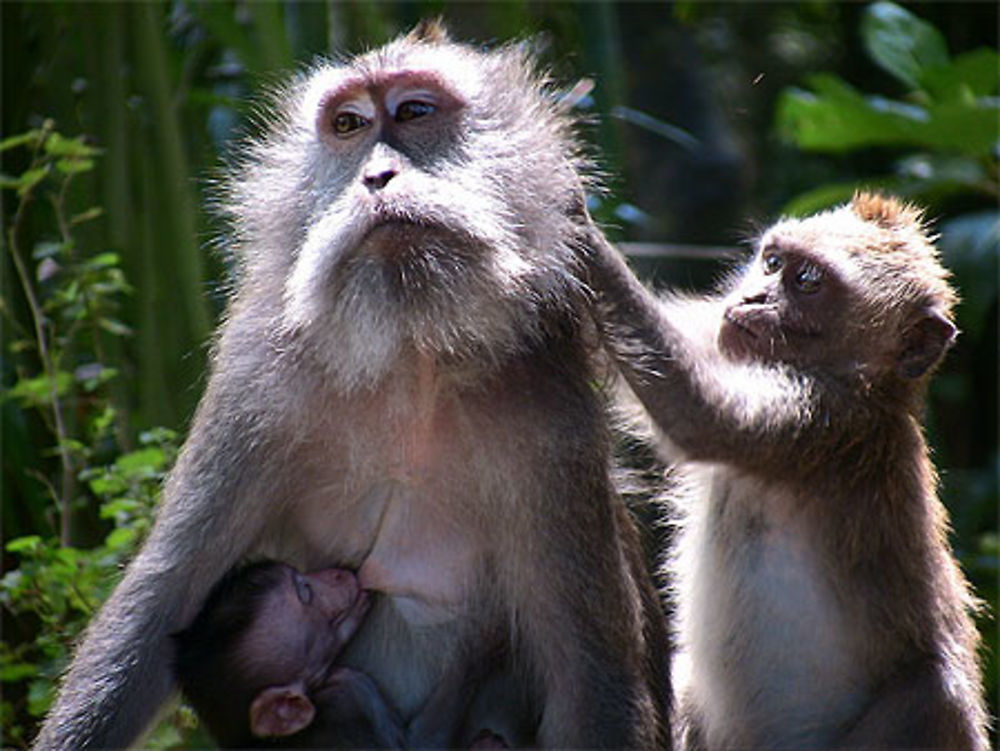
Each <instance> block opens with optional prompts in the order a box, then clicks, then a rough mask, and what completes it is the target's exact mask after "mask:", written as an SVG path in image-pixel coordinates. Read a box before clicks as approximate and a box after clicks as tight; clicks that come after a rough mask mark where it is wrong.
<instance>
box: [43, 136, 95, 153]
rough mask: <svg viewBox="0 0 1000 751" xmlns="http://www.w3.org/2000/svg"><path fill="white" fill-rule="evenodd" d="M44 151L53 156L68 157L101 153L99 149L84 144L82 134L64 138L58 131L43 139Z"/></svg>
mask: <svg viewBox="0 0 1000 751" xmlns="http://www.w3.org/2000/svg"><path fill="white" fill-rule="evenodd" d="M45 151H46V152H47V153H48V154H50V155H51V156H54V157H70V158H75V159H88V158H90V157H94V156H97V155H98V154H100V153H101V150H100V149H96V148H94V147H93V146H88V145H87V144H85V143H84V142H83V136H77V137H76V138H66V137H65V136H63V135H60V134H59V133H53V134H52V135H51V136H49V138H48V140H46V141H45Z"/></svg>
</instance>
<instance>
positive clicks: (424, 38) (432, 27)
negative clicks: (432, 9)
mask: <svg viewBox="0 0 1000 751" xmlns="http://www.w3.org/2000/svg"><path fill="white" fill-rule="evenodd" d="M406 41H407V42H411V43H413V44H419V43H423V44H445V43H447V42H450V41H451V37H450V36H448V29H446V28H445V25H444V20H443V19H442V18H441V16H432V17H431V18H423V19H421V20H420V21H418V22H417V25H416V26H414V27H413V28H412V29H411V30H410V33H408V34H407V35H406Z"/></svg>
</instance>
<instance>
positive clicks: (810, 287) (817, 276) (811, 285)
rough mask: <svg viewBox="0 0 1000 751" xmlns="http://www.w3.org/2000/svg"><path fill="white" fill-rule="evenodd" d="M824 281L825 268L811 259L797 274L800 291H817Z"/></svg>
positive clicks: (809, 292)
mask: <svg viewBox="0 0 1000 751" xmlns="http://www.w3.org/2000/svg"><path fill="white" fill-rule="evenodd" d="M822 283H823V269H822V268H821V267H819V266H817V265H816V264H815V263H811V262H810V261H806V262H805V263H803V264H802V266H801V267H800V268H799V270H798V271H797V272H796V274H795V286H796V287H797V288H798V290H799V291H800V292H805V293H807V294H811V293H813V292H816V291H817V290H818V289H819V288H820V285H821V284H822Z"/></svg>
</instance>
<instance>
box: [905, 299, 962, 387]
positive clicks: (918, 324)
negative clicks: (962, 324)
mask: <svg viewBox="0 0 1000 751" xmlns="http://www.w3.org/2000/svg"><path fill="white" fill-rule="evenodd" d="M957 334H958V329H956V328H955V324H953V323H952V322H951V321H949V320H948V319H947V318H945V316H944V314H942V313H941V312H940V311H938V310H933V309H930V310H925V311H923V312H922V313H921V315H920V317H919V318H918V319H917V320H916V321H915V322H913V323H912V324H911V325H910V326H909V327H908V328H907V329H906V330H905V331H904V332H903V344H902V348H901V349H900V355H899V359H898V360H897V362H896V372H897V373H898V374H899V375H900V376H901V377H903V378H910V379H912V378H919V377H920V376H922V375H924V373H926V372H927V371H929V370H930V369H931V368H933V367H934V366H935V365H937V363H938V361H940V360H941V358H942V357H944V353H945V352H947V351H948V347H950V346H951V344H952V342H954V341H955V336H956V335H957Z"/></svg>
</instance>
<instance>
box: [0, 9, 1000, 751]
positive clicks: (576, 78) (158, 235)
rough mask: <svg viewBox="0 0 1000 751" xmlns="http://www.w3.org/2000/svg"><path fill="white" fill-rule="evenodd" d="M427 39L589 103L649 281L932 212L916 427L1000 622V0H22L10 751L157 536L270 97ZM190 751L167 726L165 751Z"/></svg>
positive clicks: (5, 487)
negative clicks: (234, 203) (480, 49)
mask: <svg viewBox="0 0 1000 751" xmlns="http://www.w3.org/2000/svg"><path fill="white" fill-rule="evenodd" d="M428 15H441V16H442V17H443V18H444V19H445V21H446V23H447V24H448V26H449V28H450V29H451V31H452V33H453V35H454V36H455V37H456V38H459V39H462V40H467V41H472V42H474V43H477V44H484V45H491V44H496V43H499V42H503V41H506V40H510V39H526V40H529V43H530V44H531V45H532V46H533V48H534V49H535V50H536V52H537V54H538V55H539V57H540V59H541V60H542V61H543V62H544V64H545V65H546V66H547V67H548V68H549V69H550V70H551V71H552V74H553V77H554V80H555V81H556V84H557V86H559V87H560V88H565V89H569V88H570V87H573V86H577V88H576V91H577V92H578V93H580V96H579V97H578V98H579V101H578V102H577V108H578V110H579V112H580V115H581V119H582V120H583V125H582V126H581V133H582V135H583V136H584V138H585V139H586V141H587V142H588V144H590V147H591V153H592V155H593V156H594V158H595V161H596V162H597V164H598V166H599V168H600V170H601V171H602V172H603V174H604V175H605V183H606V185H607V187H608V191H607V192H606V193H604V194H602V195H600V196H594V197H592V209H593V211H594V213H595V215H596V216H597V217H598V218H599V219H600V220H601V221H602V223H604V225H605V226H606V227H608V231H609V234H611V235H612V236H613V237H615V239H617V240H620V241H622V242H623V243H624V245H623V247H624V248H625V249H626V251H627V252H628V253H630V254H631V255H632V256H633V258H634V263H635V266H636V268H637V270H638V271H639V272H640V273H641V274H642V275H644V276H645V277H647V278H648V279H649V280H650V281H651V282H652V283H654V284H657V285H672V286H680V287H684V288H694V289H702V288H706V287H707V286H708V285H710V284H711V283H712V280H713V279H714V278H716V277H717V276H718V274H719V273H720V271H721V270H722V269H723V268H725V266H726V264H728V263H731V262H732V258H733V257H734V254H735V255H738V254H739V252H740V250H739V249H740V248H741V247H745V245H746V239H747V238H750V237H752V235H753V233H754V231H755V230H756V229H758V228H760V227H762V226H764V225H766V224H767V223H769V222H770V221H772V220H773V219H775V218H776V217H777V216H779V215H781V214H784V213H803V212H808V211H812V210H816V209H819V208H823V207H825V206H828V205H831V204H833V203H837V202H840V201H843V200H845V199H846V198H847V197H849V196H850V194H851V192H852V191H853V190H854V188H855V187H858V186H862V185H864V186H869V187H879V188H883V189H885V190H890V191H893V192H896V193H899V194H901V195H904V196H906V197H908V198H911V199H913V200H915V201H918V202H920V203H922V204H924V205H925V206H927V207H928V209H929V216H931V217H933V218H934V219H935V227H936V230H937V231H938V232H939V233H940V235H941V238H940V247H941V249H942V252H943V253H944V256H945V261H946V263H947V264H948V265H949V267H950V268H951V269H952V270H953V271H954V274H955V283H956V285H957V286H958V287H959V289H960V291H961V294H962V298H963V303H962V306H961V308H960V310H959V325H960V328H961V330H962V335H961V337H960V339H959V341H958V344H957V346H956V347H955V349H954V350H953V351H952V352H951V354H950V355H949V357H948V360H947V362H946V364H945V366H944V368H943V369H942V371H941V372H940V374H939V375H938V376H937V378H936V380H935V382H934V384H933V388H932V393H931V398H930V406H929V413H928V432H929V435H930V438H931V442H932V444H933V446H934V457H935V461H936V463H937V465H938V467H939V469H940V472H941V480H942V495H943V497H944V499H945V501H946V503H947V504H948V507H949V509H950V511H951V514H952V519H953V527H954V534H953V543H954V545H955V548H956V551H957V553H958V555H959V556H960V558H961V560H962V563H963V566H964V567H965V570H966V572H967V574H968V575H969V577H970V579H972V581H973V582H974V584H975V586H976V589H977V592H978V593H979V595H980V596H981V597H982V598H984V599H985V600H986V601H987V602H988V603H989V605H990V608H989V611H992V610H994V609H995V606H996V603H997V574H998V555H1000V545H998V538H997V499H998V496H997V472H998V453H997V422H998V419H997V418H998V411H997V410H998V408H997V390H998V377H997V359H998V358H997V338H998V334H997V286H998V285H997V282H998V253H1000V212H998V197H1000V190H998V177H1000V172H998V141H1000V119H998V113H1000V100H998V95H1000V91H998V84H1000V69H998V57H997V29H998V22H1000V19H998V6H997V4H996V3H992V2H983V3H955V2H953V3H910V4H907V5H906V6H905V8H902V7H899V6H896V5H892V4H890V3H875V4H863V3H834V2H825V1H822V0H814V1H811V2H802V3H785V2H781V3H711V2H674V3H652V2H644V3H611V2H582V3H570V2H560V3H556V2H504V3H446V2H356V3H348V2H335V1H334V0H329V1H327V2H294V1H292V0H287V1H286V2H222V1H218V2H215V1H213V2H163V3H145V2H135V3H110V2H101V3H84V2H48V3H21V2H10V1H7V2H3V3H2V4H0V20H2V34H3V50H2V55H3V69H2V75H3V85H2V95H3V107H2V137H3V143H2V147H0V158H2V170H0V171H2V185H3V188H4V190H3V226H4V233H3V242H4V255H3V277H2V311H0V312H2V314H3V319H2V320H3V356H2V357H3V359H2V367H3V384H2V385H3V392H2V402H0V407H2V414H3V431H2V441H3V443H2V461H3V481H2V492H3V510H2V522H3V538H4V542H5V548H4V553H3V569H4V572H5V573H4V576H3V579H2V580H0V605H2V607H3V610H2V617H3V641H2V642H0V688H2V691H3V698H2V702H0V717H2V721H3V730H4V738H3V743H4V746H5V747H7V746H10V747H23V746H24V745H25V744H26V742H27V741H28V740H29V739H30V738H31V736H32V734H33V733H34V729H35V723H36V722H37V718H38V717H39V716H40V715H41V714H43V713H44V711H45V709H46V707H47V706H48V703H49V702H50V701H51V695H52V688H53V682H54V679H55V677H56V676H57V675H58V672H59V670H60V669H61V668H62V667H63V666H64V665H65V660H66V658H67V654H68V647H69V645H70V644H71V642H72V639H73V638H74V637H75V636H76V634H78V632H79V630H80V628H81V626H82V625H83V624H84V623H85V621H86V619H87V618H88V617H89V615H90V614H91V613H92V612H93V610H94V608H96V607H97V606H98V603H99V602H100V600H101V598H102V597H104V596H105V595H106V593H107V591H108V589H109V587H110V586H112V584H113V582H114V580H115V576H116V575H117V573H118V572H119V570H120V566H121V563H122V562H123V561H124V560H125V559H127V558H128V556H129V555H130V554H131V552H132V551H133V550H134V549H135V546H136V545H137V544H138V542H139V541H140V540H141V539H142V535H143V533H144V532H145V530H146V529H147V528H148V526H149V523H150V515H151V511H152V508H153V506H154V505H155V501H156V497H157V492H158V488H159V483H160V481H161V479H162V477H163V475H164V473H165V471H166V470H167V469H168V468H169V465H170V463H171V461H172V459H173V456H174V455H175V452H176V447H177V445H178V443H179V442H180V440H181V438H180V436H182V435H183V431H184V428H185V425H186V424H187V421H188V420H189V419H190V416H191V413H192V410H193V407H194V405H195V404H196V402H197V399H198V396H199V393H200V389H201V387H202V385H203V383H204V374H205V365H206V355H207V351H208V347H209V345H210V340H211V332H212V329H213V327H214V325H215V322H216V321H217V319H218V317H219V315H220V312H221V310H222V304H223V297H224V291H225V288H226V283H227V270H226V268H225V262H224V260H223V259H224V254H222V253H218V252H215V251H216V250H217V249H218V248H217V246H218V245H219V244H220V243H224V238H222V237H221V233H222V229H223V228H222V227H221V226H220V225H219V223H218V221H217V219H216V218H215V217H213V215H212V213H211V211H210V210H209V209H208V206H209V204H210V198H211V195H212V184H213V180H214V179H215V178H216V176H217V175H218V174H219V168H220V165H221V164H222V163H223V161H224V160H225V159H226V157H227V154H230V153H232V152H233V151H234V150H238V148H239V143H240V140H239V139H240V138H242V137H244V136H246V135H252V134H253V133H254V132H255V129H256V128H257V127H259V126H258V124H257V123H256V121H255V119H254V111H255V110H254V102H255V96H256V95H257V94H258V93H259V92H260V91H261V90H262V89H263V88H266V87H267V86H268V85H269V84H271V83H273V82H276V81H279V80H281V79H282V78H283V77H284V76H285V75H286V74H287V73H288V72H289V71H291V70H294V69H296V68H297V67H301V66H303V65H306V64H308V63H309V62H310V61H313V60H315V59H316V58H317V56H322V55H325V54H329V53H330V52H331V51H337V52H357V51H362V50H364V49H367V48H369V47H372V46H376V45H378V44H380V43H382V42H384V41H386V40H387V39H389V38H391V37H392V36H394V35H396V34H398V33H401V32H403V31H405V30H407V29H408V28H409V27H410V26H412V25H413V24H414V23H415V22H416V21H417V20H418V19H420V18H422V17H425V16H428ZM989 611H984V614H983V616H982V617H981V619H980V624H981V628H982V631H983V634H984V637H985V639H986V642H987V646H988V650H987V651H986V653H985V654H984V659H985V660H986V663H987V686H988V687H989V692H990V693H991V695H992V694H994V692H995V691H996V687H997V672H996V660H995V649H996V644H997V639H996V627H995V623H994V620H993V616H992V615H991V613H990V612H989ZM991 701H992V707H993V709H994V711H995V708H996V702H995V696H991ZM202 742H204V739H203V738H201V736H200V735H199V733H198V731H197V730H196V729H195V723H194V721H193V719H192V718H191V716H190V715H189V713H187V712H186V711H185V710H183V709H179V710H176V711H174V712H173V713H172V714H171V715H170V716H169V717H168V718H167V720H166V721H165V723H164V724H163V725H162V726H161V727H160V729H159V730H158V731H157V732H156V734H154V736H153V738H152V739H151V740H150V745H153V746H158V747H163V748H171V747H182V746H190V745H197V744H199V743H202Z"/></svg>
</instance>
